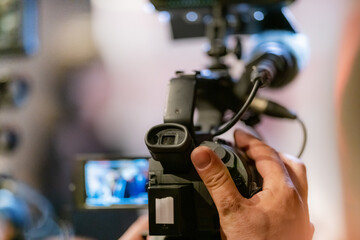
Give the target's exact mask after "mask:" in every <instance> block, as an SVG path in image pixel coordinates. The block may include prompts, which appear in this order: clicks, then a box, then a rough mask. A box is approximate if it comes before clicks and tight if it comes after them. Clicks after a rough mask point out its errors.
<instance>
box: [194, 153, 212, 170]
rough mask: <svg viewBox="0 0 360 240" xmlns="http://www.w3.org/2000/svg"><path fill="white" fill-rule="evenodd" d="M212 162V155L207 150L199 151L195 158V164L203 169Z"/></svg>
mask: <svg viewBox="0 0 360 240" xmlns="http://www.w3.org/2000/svg"><path fill="white" fill-rule="evenodd" d="M210 162H211V157H210V155H209V153H208V152H207V151H202V152H199V153H198V154H197V155H196V156H195V157H194V159H193V164H194V166H195V167H196V168H197V169H199V170H201V169H204V168H206V167H207V166H208V165H209V164H210Z"/></svg>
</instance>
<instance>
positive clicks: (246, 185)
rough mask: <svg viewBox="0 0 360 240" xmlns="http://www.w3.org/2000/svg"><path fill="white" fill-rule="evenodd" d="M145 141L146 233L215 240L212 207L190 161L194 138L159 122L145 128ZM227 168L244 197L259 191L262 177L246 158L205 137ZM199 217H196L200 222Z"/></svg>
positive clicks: (182, 129) (177, 127)
mask: <svg viewBox="0 0 360 240" xmlns="http://www.w3.org/2000/svg"><path fill="white" fill-rule="evenodd" d="M145 143H146V145H147V147H148V149H149V151H150V153H151V155H152V158H151V159H150V162H149V188H148V194H149V225H150V235H167V236H187V235H188V234H191V236H192V237H195V239H216V237H214V236H218V235H219V223H218V214H217V211H216V208H215V205H214V203H213V201H212V199H211V197H210V194H209V193H208V191H207V190H206V187H205V186H204V184H203V182H202V181H201V179H200V177H199V176H198V174H197V172H196V170H195V168H194V167H193V165H192V163H191V159H190V155H191V152H192V150H193V149H194V148H195V144H194V140H193V138H192V136H191V134H190V133H189V131H188V130H187V128H186V127H184V126H183V125H181V124H176V123H164V124H160V125H157V126H155V127H153V128H152V129H150V131H149V132H148V134H147V135H146V137H145ZM200 145H203V146H207V147H209V148H210V149H212V150H213V151H214V152H215V153H216V154H217V155H218V156H219V158H221V159H222V161H223V162H224V164H225V165H226V166H227V168H228V170H229V172H230V175H231V176H232V179H233V180H234V183H235V185H236V186H237V188H238V190H239V192H240V193H241V194H242V195H243V196H244V197H247V198H249V197H251V196H252V195H253V194H255V193H256V192H258V191H259V190H261V184H262V180H261V177H260V176H259V174H258V173H257V171H256V169H255V166H254V164H253V162H252V161H251V160H249V159H248V158H247V156H246V155H245V154H244V153H243V152H241V151H238V150H236V149H234V148H232V147H231V146H230V145H227V144H226V143H225V142H224V141H222V140H217V141H215V142H211V141H204V142H202V143H201V144H200ZM200 219H201V221H199V220H200Z"/></svg>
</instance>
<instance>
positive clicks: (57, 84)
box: [0, 0, 360, 240]
mask: <svg viewBox="0 0 360 240" xmlns="http://www.w3.org/2000/svg"><path fill="white" fill-rule="evenodd" d="M10 2H12V1H10V0H0V9H1V12H0V14H1V15H0V17H1V23H0V33H1V34H2V35H4V34H3V32H6V31H14V32H16V30H14V28H15V27H14V26H12V25H11V24H13V23H14V22H16V21H17V20H16V19H17V18H16V13H15V12H16V11H15V10H16V8H12V9H13V10H12V11H13V12H12V13H13V15H11V14H8V13H7V14H8V15H6V14H5V13H6V12H5V10H3V9H6V6H7V4H11V3H10ZM19 2H22V1H19ZM25 2H27V4H28V5H27V7H28V8H29V10H28V11H29V12H31V14H28V16H27V17H28V20H27V21H26V22H27V24H28V29H31V30H29V31H30V32H27V33H25V32H23V33H22V35H21V36H22V37H24V38H27V44H24V46H16V44H15V45H14V46H12V45H6V41H7V40H6V39H5V40H4V39H3V38H2V37H1V36H0V48H1V49H5V50H6V49H8V50H6V51H5V50H4V51H2V50H0V56H1V57H0V70H1V72H0V74H1V76H0V78H10V79H15V80H19V79H20V80H21V81H20V80H19V81H20V82H25V83H18V84H20V89H22V90H21V91H22V92H21V91H20V90H19V91H20V93H21V94H20V97H19V98H21V99H20V100H19V101H20V103H19V104H12V105H10V106H9V104H7V105H6V106H2V108H1V109H0V127H1V128H3V129H5V130H7V129H8V132H6V134H5V133H4V135H5V138H6V139H10V140H11V141H10V140H7V141H10V143H11V144H8V143H7V144H6V146H5V147H4V150H3V152H2V154H0V174H4V175H11V176H13V177H15V178H16V179H18V180H20V181H22V182H24V183H25V184H27V185H29V186H30V187H31V188H33V189H35V190H36V191H38V192H39V193H41V194H42V195H43V196H45V197H46V198H47V199H48V200H49V202H50V203H51V205H52V206H53V208H54V215H56V216H58V218H60V219H69V218H70V219H72V220H73V223H72V224H73V225H74V226H73V227H74V229H75V230H74V231H75V233H76V234H78V235H82V236H88V237H92V238H98V239H100V238H101V237H98V236H103V237H104V234H106V233H105V232H112V233H109V234H110V235H108V237H105V238H104V239H113V238H114V236H115V235H116V234H118V235H119V236H120V235H121V233H122V232H123V231H124V230H125V229H126V228H127V227H128V226H129V224H130V223H131V222H132V221H133V220H134V219H136V216H137V215H138V214H139V213H138V212H137V211H135V210H119V211H116V212H112V213H109V212H107V213H98V214H97V213H78V215H76V216H75V217H69V216H68V215H67V212H68V211H67V210H68V209H67V208H68V206H69V205H70V202H71V196H70V194H69V191H68V185H69V183H70V179H71V176H72V174H73V171H74V156H75V155H76V154H78V153H89V152H98V153H99V152H102V153H114V152H116V153H120V154H124V155H127V156H131V155H138V156H144V155H148V152H147V149H146V146H145V145H144V140H143V139H144V135H145V133H146V132H147V130H148V129H150V127H152V126H154V125H155V124H158V123H161V122H162V118H163V111H164V108H165V103H166V96H167V87H168V81H169V80H170V78H172V77H173V76H174V72H175V71H176V70H185V71H193V70H197V69H201V68H204V67H205V66H206V65H207V64H209V59H208V57H207V55H206V54H205V50H204V49H205V45H206V43H207V39H206V38H202V37H198V38H190V39H181V40H173V39H172V37H171V28H170V24H169V22H168V18H167V17H168V16H167V15H166V14H159V13H158V12H156V11H154V10H153V9H152V8H151V7H150V6H149V5H148V2H147V1H146V0H132V1H125V0H92V1H90V0H76V1H73V0H62V1H59V0H46V1H45V0H38V1H33V0H31V1H30V0H29V1H25ZM355 2H356V1H351V0H326V1H325V0H317V1H306V0H299V1H295V3H294V4H292V5H290V6H289V9H290V11H291V13H292V15H293V17H294V18H295V19H296V24H297V27H298V29H299V31H300V32H301V33H303V34H304V35H306V36H307V38H308V41H309V50H310V55H309V60H308V61H307V64H306V66H305V67H304V69H303V70H302V71H301V72H300V73H299V75H298V76H297V78H296V80H295V81H293V82H292V83H290V84H289V85H287V86H285V87H284V88H281V89H278V90H266V91H263V92H262V94H263V96H267V97H269V98H270V99H273V100H276V101H277V102H279V103H282V104H283V105H285V106H286V107H288V108H290V109H293V110H295V111H296V112H297V113H298V115H299V116H300V117H301V118H302V119H303V121H304V122H305V124H306V126H307V129H308V143H307V147H306V149H305V152H304V155H303V157H302V159H303V160H304V162H305V163H306V165H307V170H308V182H309V207H310V216H311V220H312V222H313V223H314V225H315V228H316V231H315V237H314V239H320V240H338V239H356V238H350V237H347V236H349V235H348V234H347V233H349V231H348V230H349V229H348V228H347V226H350V225H351V224H349V222H347V221H346V216H347V215H346V214H345V212H346V211H345V209H346V203H347V200H346V199H345V197H344V196H345V194H344V188H343V186H344V185H345V184H346V182H344V180H343V179H344V176H343V175H344V174H345V173H344V174H343V173H342V171H341V169H342V167H341V166H342V164H341V161H342V158H341V157H340V156H339V143H338V138H337V132H336V129H337V127H336V109H335V91H336V89H335V87H336V80H337V74H338V65H339V55H340V46H341V43H342V40H343V37H344V36H343V35H344V32H345V29H346V27H345V26H346V22H347V20H348V16H349V15H350V13H351V12H352V10H353V6H354V5H355ZM32 4H34V5H32ZM25 5H26V4H25ZM25 5H23V7H24V6H25ZM14 9H15V10H14ZM18 20H19V19H18ZM19 21H20V20H19ZM358 24H359V23H358ZM358 26H359V25H358ZM12 27H13V28H12ZM9 29H10V30H9ZM11 29H12V30H11ZM11 34H12V35H14V33H11ZM11 34H10V35H11ZM15 39H16V37H15ZM20 45H21V44H20ZM9 49H10V50H9ZM229 61H230V62H233V63H234V65H235V66H236V67H241V63H240V65H239V64H238V63H236V62H235V60H234V59H229ZM15 80H14V81H15ZM357 107H360V106H357ZM5 130H4V131H5ZM258 131H259V132H260V133H261V135H262V136H263V138H264V140H265V141H266V142H267V143H268V144H270V145H271V146H273V147H274V148H276V149H277V150H279V151H282V152H287V153H290V154H293V155H296V154H297V152H298V151H299V149H300V146H301V141H302V132H301V128H300V127H299V125H297V124H296V123H294V122H291V121H290V122H289V121H286V120H274V119H270V118H266V117H265V118H263V119H262V122H261V124H260V126H259V128H258ZM9 132H10V133H9ZM13 135H14V136H15V135H16V137H14V136H13ZM9 136H10V137H9ZM342 174H343V175H342ZM355 209H358V208H357V207H355ZM100 215H101V218H99V217H98V216H100ZM100 219H101V220H100ZM97 220H98V221H97ZM105 222H106V224H105ZM104 225H105V228H102V227H100V226H104ZM89 226H92V227H89ZM106 227H107V228H106ZM85 229H87V230H85ZM89 229H90V230H89ZM100 229H102V230H100ZM114 229H116V230H114ZM96 232H98V235H96V234H97V233H96ZM111 234H112V235H111ZM353 236H355V235H353ZM357 236H359V235H357Z"/></svg>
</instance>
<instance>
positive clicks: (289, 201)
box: [191, 130, 314, 240]
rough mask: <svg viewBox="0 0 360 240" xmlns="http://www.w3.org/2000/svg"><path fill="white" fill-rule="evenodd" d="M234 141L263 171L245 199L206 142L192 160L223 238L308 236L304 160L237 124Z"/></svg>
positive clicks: (290, 239) (302, 239)
mask: <svg viewBox="0 0 360 240" xmlns="http://www.w3.org/2000/svg"><path fill="white" fill-rule="evenodd" d="M234 137H235V143H236V146H237V147H238V148H239V149H242V150H243V151H245V152H246V153H247V155H248V156H249V157H250V158H251V159H253V160H254V161H255V165H256V168H257V170H258V172H259V173H260V175H261V176H262V177H263V179H264V182H263V190H262V191H261V192H258V193H257V194H255V195H254V196H253V197H252V198H250V199H246V198H244V197H243V196H241V194H240V193H239V191H238V190H237V188H236V186H235V184H234V182H233V180H232V178H231V176H230V174H229V172H228V170H227V168H226V166H225V165H224V164H223V162H222V161H221V160H220V159H219V157H218V156H217V155H216V154H215V153H214V152H213V151H212V150H210V149H209V148H207V147H204V146H201V147H198V148H196V149H195V150H194V151H193V152H192V155H191V159H192V162H193V164H194V166H195V168H196V170H197V172H198V174H199V175H200V177H201V179H202V180H203V182H204V184H205V186H206V187H207V189H208V191H209V193H210V195H211V197H212V199H213V200H214V203H215V205H216V207H217V210H218V212H219V218H220V226H221V237H222V239H223V240H225V239H226V240H248V239H249V240H250V239H251V240H260V239H261V240H265V239H267V240H275V239H276V240H309V239H312V236H313V233H314V227H313V225H312V224H311V223H310V220H309V211H308V204H307V194H308V193H307V192H308V186H307V179H306V168H305V165H304V164H303V163H302V162H301V161H300V160H299V159H296V158H294V157H291V156H287V155H284V154H278V153H277V152H276V151H275V150H274V149H272V148H270V147H269V146H267V145H266V144H264V143H263V142H261V141H260V140H259V139H257V138H255V137H253V136H252V135H250V134H247V133H245V132H243V131H241V130H238V131H236V132H235V133H234Z"/></svg>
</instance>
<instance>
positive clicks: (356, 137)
mask: <svg viewBox="0 0 360 240" xmlns="http://www.w3.org/2000/svg"><path fill="white" fill-rule="evenodd" d="M359 91H360V2H359V1H354V2H353V7H352V8H351V11H350V14H349V16H348V17H347V21H346V22H345V26H344V32H343V36H342V43H341V45H340V49H339V58H338V74H337V86H336V96H335V100H336V110H337V130H338V143H339V149H340V151H339V152H340V165H341V171H342V179H343V189H344V190H343V191H344V206H345V220H346V225H345V226H346V232H347V239H348V240H357V239H360V228H359V223H360V175H359V171H360V148H359V144H360V126H359V121H360V97H359V96H360V95H359V93H360V92H359Z"/></svg>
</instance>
